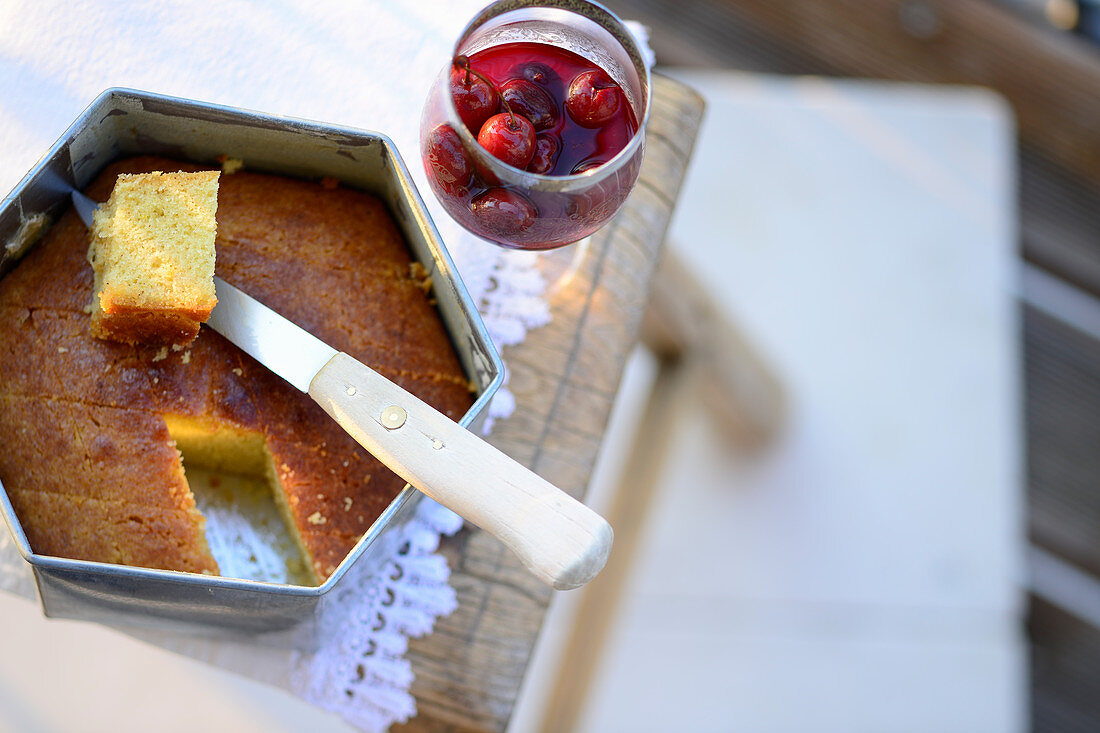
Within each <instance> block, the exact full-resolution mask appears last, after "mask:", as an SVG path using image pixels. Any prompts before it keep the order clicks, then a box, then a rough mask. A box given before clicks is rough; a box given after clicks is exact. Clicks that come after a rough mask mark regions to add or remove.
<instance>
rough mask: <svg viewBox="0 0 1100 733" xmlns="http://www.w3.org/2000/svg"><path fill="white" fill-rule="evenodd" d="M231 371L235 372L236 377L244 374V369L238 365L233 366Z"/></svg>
mask: <svg viewBox="0 0 1100 733" xmlns="http://www.w3.org/2000/svg"><path fill="white" fill-rule="evenodd" d="M233 373H234V374H236V375H237V376H238V377H243V376H244V370H243V369H241V368H240V367H233Z"/></svg>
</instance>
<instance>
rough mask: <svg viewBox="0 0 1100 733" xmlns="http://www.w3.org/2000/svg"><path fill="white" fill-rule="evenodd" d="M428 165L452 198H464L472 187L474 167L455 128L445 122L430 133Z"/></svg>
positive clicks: (427, 146)
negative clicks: (471, 180)
mask: <svg viewBox="0 0 1100 733" xmlns="http://www.w3.org/2000/svg"><path fill="white" fill-rule="evenodd" d="M425 147H426V148H427V163H428V168H429V170H430V171H431V174H432V177H433V178H434V179H435V182H436V183H437V184H438V185H439V187H440V188H442V189H443V190H444V191H445V192H446V193H448V194H449V195H451V196H462V195H464V194H466V192H467V191H468V189H469V187H470V179H471V178H473V172H474V170H473V166H471V165H470V158H469V157H468V156H467V155H466V149H465V148H463V147H462V141H461V139H459V137H458V133H457V132H456V131H455V129H454V128H453V127H451V126H450V125H449V124H447V123H446V122H444V123H443V124H441V125H436V126H435V128H433V129H432V131H431V132H430V133H428V142H427V145H426V146H425Z"/></svg>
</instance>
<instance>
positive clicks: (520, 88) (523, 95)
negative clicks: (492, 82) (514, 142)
mask: <svg viewBox="0 0 1100 733" xmlns="http://www.w3.org/2000/svg"><path fill="white" fill-rule="evenodd" d="M500 96H502V97H504V101H505V102H506V103H507V106H508V107H509V108H510V109H511V110H512V111H513V112H515V113H516V114H520V115H523V116H524V117H526V118H527V119H529V120H531V124H532V125H534V126H535V129H536V130H545V129H546V128H548V127H553V126H554V125H555V124H557V122H558V108H557V105H555V104H554V100H553V98H552V97H551V96H550V95H549V94H548V93H547V92H546V91H545V90H543V89H541V88H539V87H537V86H535V85H534V84H532V83H531V82H529V81H527V80H526V79H513V80H512V81H510V82H508V83H506V84H505V85H504V86H502V87H501V88H500Z"/></svg>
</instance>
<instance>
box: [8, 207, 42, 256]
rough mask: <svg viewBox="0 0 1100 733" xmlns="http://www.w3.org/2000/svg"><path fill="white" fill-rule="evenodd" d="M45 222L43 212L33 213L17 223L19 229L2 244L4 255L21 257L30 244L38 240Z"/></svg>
mask: <svg viewBox="0 0 1100 733" xmlns="http://www.w3.org/2000/svg"><path fill="white" fill-rule="evenodd" d="M47 223H48V221H47V219H46V215H45V214H34V215H33V216H29V217H27V218H26V219H23V221H21V222H20V223H19V230H18V231H16V233H15V236H14V237H12V238H11V239H9V240H8V242H7V243H6V244H5V245H4V257H5V258H6V259H13V260H14V259H16V258H18V257H22V256H23V255H24V254H25V253H26V252H27V250H29V249H30V247H31V245H32V244H34V243H35V242H36V241H38V238H39V237H41V236H42V232H44V231H46V224H47Z"/></svg>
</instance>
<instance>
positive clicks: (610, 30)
mask: <svg viewBox="0 0 1100 733" xmlns="http://www.w3.org/2000/svg"><path fill="white" fill-rule="evenodd" d="M648 116H649V69H648V66H647V65H646V63H645V60H644V57H643V55H642V52H641V50H640V48H639V47H638V45H637V43H636V42H635V40H634V37H633V36H632V35H631V33H630V32H629V30H628V29H627V28H626V26H625V25H624V24H623V23H622V21H620V20H619V19H618V18H616V17H615V16H614V15H613V14H612V13H611V12H610V11H608V10H607V9H606V8H604V7H603V6H601V5H598V4H596V3H590V2H584V1H583V0H501V1H500V2H497V3H494V4H492V5H490V6H488V7H486V8H485V9H484V10H482V11H481V12H480V13H478V15H477V16H476V17H475V18H474V19H473V20H472V21H471V22H470V24H469V25H468V26H467V27H466V29H465V30H464V31H463V32H462V35H461V36H460V37H459V39H458V42H457V43H456V44H455V48H454V53H453V56H452V58H451V59H450V60H449V61H448V62H447V64H446V65H445V66H444V68H443V70H442V71H441V72H440V74H439V77H438V78H437V79H436V82H435V85H434V86H433V88H432V91H431V93H430V94H429V97H428V100H427V102H426V104H425V106H424V112H423V115H422V118H421V127H420V152H421V157H422V158H423V162H424V168H425V170H426V172H427V176H428V181H429V184H430V185H431V187H432V191H433V192H434V193H435V195H436V197H437V198H438V199H439V200H440V202H441V203H442V204H443V207H444V208H445V209H446V210H447V212H448V213H449V214H450V215H451V217H453V218H454V219H455V220H456V221H457V222H458V223H459V224H460V225H461V226H463V227H464V228H465V229H467V230H469V231H470V232H472V233H474V234H477V235H478V236H481V237H484V238H485V239H488V240H490V241H492V242H494V243H496V244H499V245H501V246H504V247H509V248H513V249H526V250H548V249H554V248H557V247H561V246H563V245H566V244H570V243H572V242H576V241H578V240H580V239H583V238H584V237H587V236H588V235H590V234H592V233H593V232H595V231H596V230H598V229H599V228H600V227H602V226H603V225H604V224H606V223H607V222H608V221H609V220H610V219H611V218H612V217H613V216H614V215H615V213H616V212H617V211H618V210H619V207H620V206H622V204H623V202H624V201H625V200H626V198H627V196H628V195H629V193H630V191H631V189H633V187H634V184H635V182H636V181H637V179H638V171H639V169H640V167H641V162H642V154H643V151H644V147H645V134H644V131H645V123H646V120H647V119H648Z"/></svg>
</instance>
